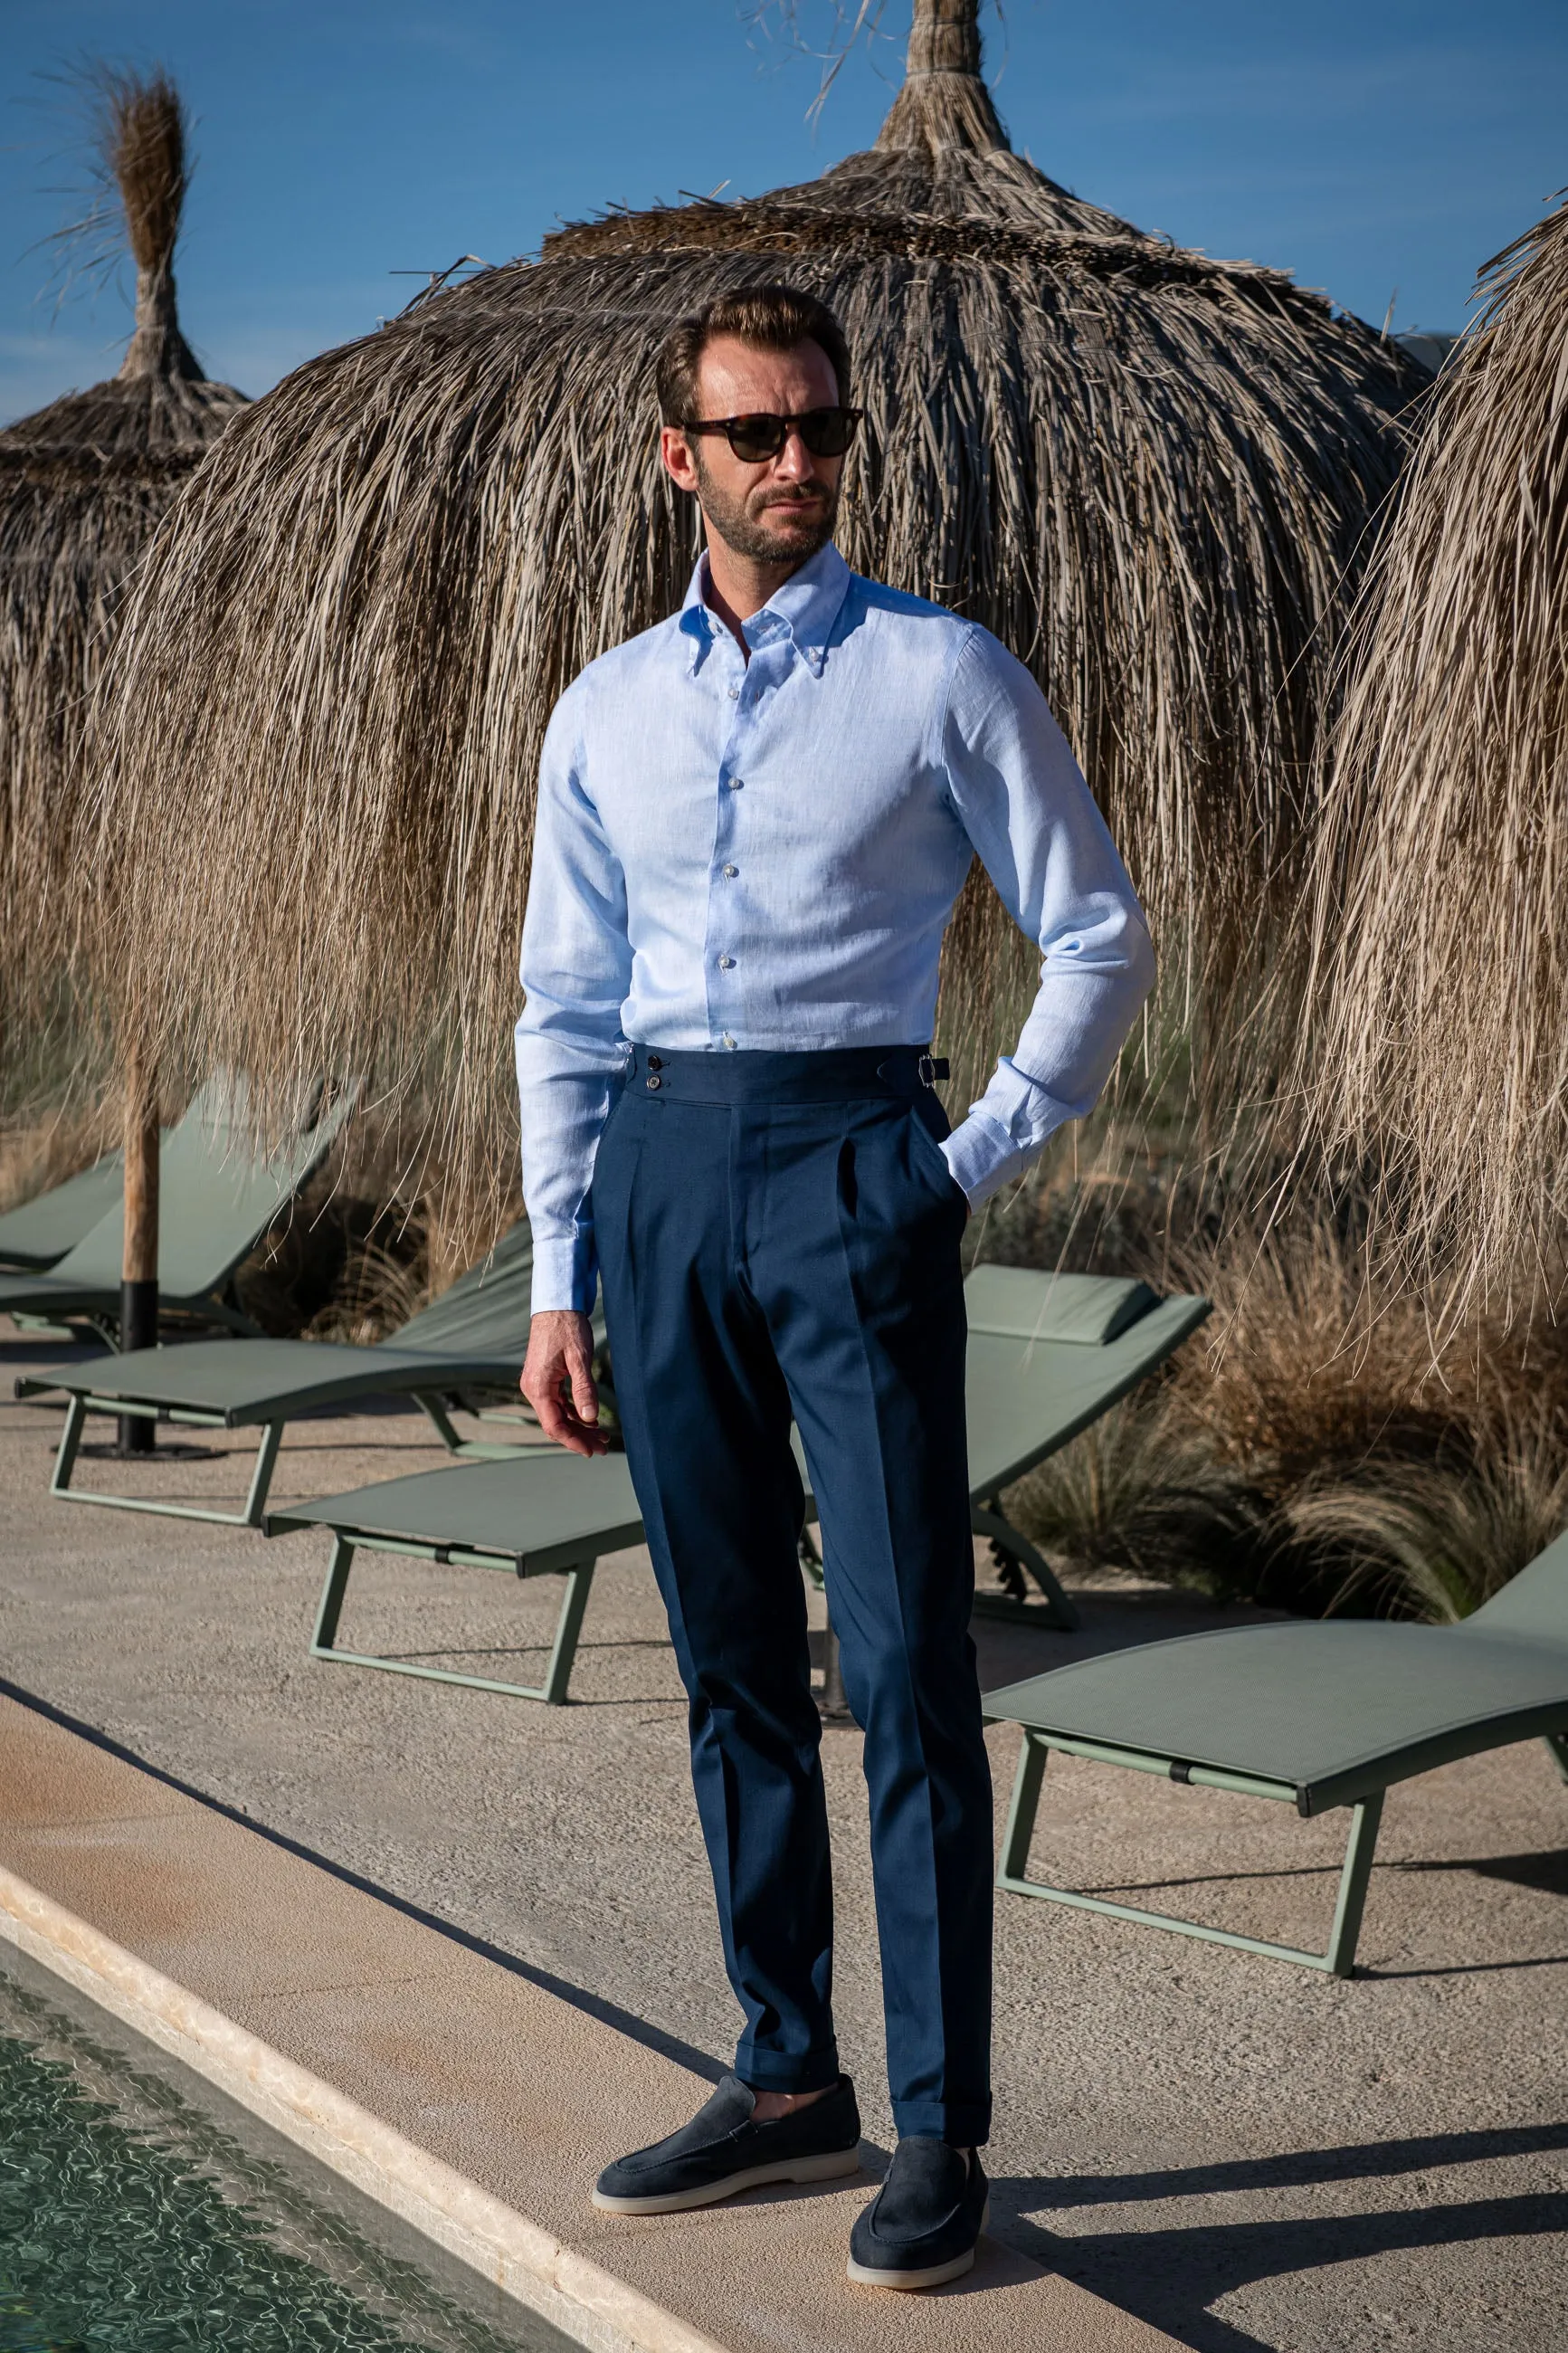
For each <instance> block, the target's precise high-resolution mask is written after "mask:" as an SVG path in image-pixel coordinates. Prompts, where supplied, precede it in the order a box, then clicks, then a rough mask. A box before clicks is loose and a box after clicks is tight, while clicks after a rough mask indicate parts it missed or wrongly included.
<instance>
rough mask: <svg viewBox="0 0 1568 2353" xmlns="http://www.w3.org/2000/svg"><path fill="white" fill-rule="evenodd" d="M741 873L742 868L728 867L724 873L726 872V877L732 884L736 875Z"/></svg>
mask: <svg viewBox="0 0 1568 2353" xmlns="http://www.w3.org/2000/svg"><path fill="white" fill-rule="evenodd" d="M740 871H741V870H740V868H739V867H738V866H726V867H725V869H724V872H725V874H726V876H727V877H728V879H729V880H730V881H731V882H732V881H734V879H735V877H736V875H737V874H738V873H739V872H740Z"/></svg>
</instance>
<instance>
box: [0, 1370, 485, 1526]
mask: <svg viewBox="0 0 1568 2353" xmlns="http://www.w3.org/2000/svg"><path fill="white" fill-rule="evenodd" d="M22 1387H23V1384H22V1383H21V1382H18V1383H17V1388H18V1390H20V1389H21V1388H22ZM374 1394H375V1392H374V1391H373V1390H367V1391H366V1395H367V1396H371V1395H374ZM397 1394H398V1395H400V1396H411V1397H412V1398H413V1401H414V1403H415V1404H416V1406H418V1407H419V1409H420V1410H421V1412H422V1413H423V1414H424V1415H425V1417H426V1420H427V1421H429V1422H430V1423H431V1424H432V1426H433V1427H434V1429H435V1430H436V1433H437V1437H438V1438H439V1439H440V1440H441V1443H442V1444H443V1445H444V1446H445V1447H446V1449H447V1452H448V1453H449V1454H456V1455H458V1456H460V1457H461V1458H462V1459H464V1460H465V1461H505V1460H507V1459H509V1458H510V1456H512V1455H513V1454H519V1453H522V1452H525V1451H527V1450H526V1449H525V1448H524V1447H522V1446H521V1445H511V1446H507V1445H503V1444H501V1443H500V1441H499V1440H497V1441H494V1442H492V1441H489V1440H484V1439H478V1438H465V1437H463V1435H462V1433H461V1432H460V1431H459V1430H458V1429H457V1428H456V1427H455V1426H454V1424H453V1421H452V1419H451V1416H450V1414H449V1413H448V1411H447V1399H446V1395H445V1393H444V1392H441V1393H437V1394H434V1395H430V1394H426V1393H425V1392H424V1391H420V1390H413V1391H410V1390H400V1391H398V1392H397ZM89 1413H107V1414H112V1415H115V1416H119V1415H121V1414H139V1415H140V1416H141V1417H142V1419H143V1420H147V1421H167V1422H173V1423H177V1424H180V1425H183V1426H184V1428H186V1429H191V1430H232V1429H234V1428H235V1427H236V1424H235V1423H234V1422H232V1421H231V1420H230V1419H228V1418H227V1417H226V1415H224V1414H221V1413H209V1412H206V1411H205V1410H204V1409H202V1408H201V1407H199V1406H163V1405H139V1404H137V1403H135V1402H134V1401H133V1400H132V1399H131V1398H105V1397H97V1396H94V1395H92V1394H90V1393H89V1392H86V1391H79V1390H73V1391H72V1392H71V1396H70V1402H69V1404H68V1406H67V1408H66V1419H65V1428H64V1429H63V1430H61V1432H60V1443H59V1451H58V1453H57V1454H56V1456H55V1468H54V1473H53V1476H52V1477H51V1479H50V1481H49V1493H50V1494H51V1495H52V1496H54V1497H55V1498H56V1499H57V1500H58V1501H63V1502H66V1503H71V1504H100V1505H101V1506H102V1507H103V1509H104V1510H105V1511H110V1512H152V1513H153V1514H155V1515H156V1517H158V1518H159V1519H165V1520H209V1521H211V1522H213V1523H214V1525H216V1526H218V1527H224V1528H258V1527H259V1526H260V1525H261V1523H262V1520H263V1518H264V1516H265V1514H266V1511H267V1496H268V1489H269V1488H270V1486H271V1484H272V1474H273V1472H274V1471H275V1470H276V1469H277V1467H278V1450H279V1447H280V1446H281V1444H282V1442H283V1432H284V1431H285V1430H286V1429H287V1428H288V1426H289V1416H288V1415H287V1414H285V1415H283V1416H282V1417H281V1419H279V1420H276V1421H267V1422H263V1423H262V1424H261V1425H260V1429H261V1437H260V1440H259V1442H258V1446H257V1450H256V1462H255V1466H254V1468H253V1469H252V1472H251V1474H250V1486H249V1490H248V1492H247V1495H246V1499H245V1508H244V1510H243V1511H239V1512H218V1511H214V1510H213V1509H212V1508H211V1507H210V1506H209V1505H208V1504H168V1503H165V1502H164V1501H163V1497H162V1496H158V1495H114V1494H110V1493H109V1492H108V1491H107V1490H106V1489H104V1488H101V1487H75V1486H73V1485H72V1484H71V1478H72V1474H73V1472H75V1469H76V1461H77V1456H78V1454H79V1451H80V1449H81V1440H82V1432H83V1430H84V1429H85V1427H86V1423H87V1417H88V1415H89Z"/></svg>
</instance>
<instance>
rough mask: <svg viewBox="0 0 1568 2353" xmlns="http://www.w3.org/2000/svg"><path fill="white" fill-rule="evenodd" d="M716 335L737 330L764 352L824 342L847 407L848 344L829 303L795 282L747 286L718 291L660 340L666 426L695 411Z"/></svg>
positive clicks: (661, 393) (660, 378)
mask: <svg viewBox="0 0 1568 2353" xmlns="http://www.w3.org/2000/svg"><path fill="white" fill-rule="evenodd" d="M715 335H733V336H734V337H735V339H736V341H737V342H738V343H753V344H755V345H756V346H757V347H758V349H759V350H762V351H764V352H793V351H795V350H796V349H797V348H798V346H799V345H800V344H802V343H818V344H820V345H821V347H822V349H823V350H824V351H825V352H826V354H827V356H828V358H829V360H831V362H832V363H833V373H834V375H835V376H836V377H837V380H838V397H839V400H840V401H841V402H842V403H843V404H844V405H845V406H847V405H848V400H849V346H848V344H847V343H846V342H845V340H844V330H843V328H842V327H841V326H840V325H839V323H838V322H837V319H836V318H835V317H834V315H833V313H832V311H830V310H829V309H828V307H827V305H826V302H819V301H817V299H816V295H815V294H802V293H801V292H799V291H798V290H797V289H796V288H795V287H793V286H747V287H743V288H742V289H741V290H740V291H739V292H737V293H734V294H719V295H716V296H715V297H714V299H713V301H711V302H709V303H706V304H705V305H704V307H703V308H702V309H701V310H700V311H698V312H697V314H696V316H695V317H694V318H690V319H682V320H681V322H680V323H679V326H675V327H672V328H671V329H670V331H669V332H668V335H666V337H665V339H664V341H663V343H661V344H660V345H659V352H658V408H659V415H660V416H661V417H663V419H664V421H665V423H666V424H667V425H684V424H685V423H686V422H687V421H688V419H689V418H690V417H692V416H693V415H694V413H695V403H696V399H697V371H698V368H699V366H700V364H701V360H702V354H703V353H704V352H705V351H706V350H707V348H708V346H709V344H710V343H711V342H712V340H713V338H714V336H715Z"/></svg>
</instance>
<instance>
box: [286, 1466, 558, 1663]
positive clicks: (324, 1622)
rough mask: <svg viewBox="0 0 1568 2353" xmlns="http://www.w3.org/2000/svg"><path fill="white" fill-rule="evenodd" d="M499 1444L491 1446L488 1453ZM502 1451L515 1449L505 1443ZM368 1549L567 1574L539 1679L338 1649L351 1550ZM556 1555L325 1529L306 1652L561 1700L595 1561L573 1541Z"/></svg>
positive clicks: (525, 1573)
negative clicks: (328, 1550)
mask: <svg viewBox="0 0 1568 2353" xmlns="http://www.w3.org/2000/svg"><path fill="white" fill-rule="evenodd" d="M491 1451H492V1453H496V1452H500V1451H501V1450H500V1449H495V1448H492V1449H491ZM505 1451H508V1452H517V1451H520V1450H518V1449H516V1448H509V1449H507V1450H505ZM361 1550H364V1551H369V1552H391V1553H402V1554H404V1555H405V1556H407V1557H409V1558H411V1559H414V1560H431V1561H437V1562H438V1563H439V1564H440V1565H441V1567H447V1566H448V1565H449V1566H451V1567H456V1568H495V1569H501V1570H503V1571H510V1574H511V1575H513V1576H515V1577H519V1578H523V1577H560V1576H564V1577H565V1579H566V1590H565V1593H564V1594H563V1597H562V1601H561V1614H560V1616H559V1617H558V1619H557V1620H556V1621H555V1637H554V1641H553V1642H552V1645H551V1651H550V1664H549V1666H548V1667H547V1668H546V1670H545V1675H544V1681H543V1682H542V1683H503V1682H500V1681H499V1680H498V1679H496V1678H494V1677H491V1676H489V1675H469V1674H462V1673H459V1672H458V1671H457V1670H456V1669H455V1668H451V1667H426V1666H419V1665H417V1664H416V1663H415V1662H414V1661H413V1660H410V1659H391V1658H387V1657H384V1655H382V1654H381V1653H379V1652H376V1651H343V1650H340V1649H339V1647H338V1641H337V1633H338V1620H339V1619H340V1618H341V1617H342V1609H343V1601H344V1599H345V1597H346V1595H347V1593H348V1587H349V1576H350V1572H351V1571H352V1569H353V1563H354V1555H355V1553H356V1552H359V1551H361ZM562 1551H563V1554H564V1555H565V1556H564V1557H563V1558H559V1559H557V1558H555V1557H553V1556H552V1554H551V1553H548V1552H546V1553H543V1554H541V1555H539V1556H526V1557H525V1556H521V1555H519V1554H515V1553H502V1552H489V1551H485V1550H481V1549H479V1548H477V1547H475V1546H471V1545H435V1544H419V1543H416V1542H415V1541H413V1540H412V1539H410V1538H406V1537H396V1536H383V1535H372V1534H369V1533H367V1532H366V1531H364V1530H362V1529H355V1530H353V1531H352V1532H348V1531H345V1530H344V1529H342V1528H334V1529H333V1531H332V1556H331V1561H330V1563H329V1564H328V1567H327V1577H326V1583H325V1584H324V1585H323V1586H322V1588H321V1607H320V1609H318V1610H317V1612H316V1623H315V1627H314V1630H312V1632H311V1635H310V1656H311V1658H313V1659H330V1660H333V1661H335V1662H336V1663H337V1664H338V1665H340V1666H345V1667H376V1668H379V1669H380V1670H381V1672H383V1673H384V1674H389V1675H416V1676H417V1677H419V1679H420V1680H421V1681H422V1682H424V1683H460V1684H461V1685H462V1686H463V1687H464V1689H465V1690H468V1691H486V1692H501V1693H504V1694H506V1695H507V1697H509V1698H511V1699H533V1700H542V1701H543V1702H544V1704H545V1705H546V1706H547V1707H561V1706H563V1705H564V1704H565V1701H566V1687H567V1684H568V1683H570V1682H571V1680H572V1668H573V1663H574V1661H575V1659H576V1656H577V1638H578V1636H579V1634H580V1633H581V1632H582V1629H583V1613H584V1610H585V1609H587V1607H588V1596H589V1594H590V1593H591V1592H592V1590H593V1587H594V1570H595V1567H596V1566H597V1564H598V1558H599V1556H598V1554H597V1552H596V1551H595V1552H593V1553H588V1554H584V1551H583V1550H582V1548H581V1546H563V1547H562Z"/></svg>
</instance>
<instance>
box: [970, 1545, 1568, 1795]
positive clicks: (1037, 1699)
mask: <svg viewBox="0 0 1568 2353" xmlns="http://www.w3.org/2000/svg"><path fill="white" fill-rule="evenodd" d="M985 1713H986V1715H988V1716H989V1717H991V1718H992V1719H994V1720H995V1721H999V1722H1000V1721H1005V1722H1011V1723H1016V1724H1022V1725H1028V1726H1029V1727H1031V1728H1032V1729H1033V1730H1035V1731H1037V1732H1038V1733H1041V1734H1042V1735H1044V1736H1046V1737H1047V1739H1049V1738H1050V1737H1051V1736H1058V1737H1059V1738H1060V1739H1062V1740H1064V1741H1069V1742H1071V1741H1078V1742H1087V1743H1091V1744H1095V1745H1097V1746H1100V1747H1102V1748H1105V1749H1110V1750H1128V1751H1131V1752H1133V1753H1134V1754H1141V1755H1142V1756H1145V1757H1161V1758H1170V1759H1173V1760H1176V1761H1179V1763H1180V1764H1183V1765H1187V1766H1202V1767H1207V1768H1208V1769H1210V1770H1213V1771H1219V1772H1225V1773H1237V1774H1246V1775H1248V1776H1250V1777H1253V1778H1257V1779H1260V1780H1268V1781H1274V1782H1279V1783H1286V1784H1289V1786H1291V1787H1292V1788H1294V1789H1295V1792H1296V1802H1297V1805H1298V1807H1299V1808H1300V1811H1301V1812H1302V1813H1304V1814H1316V1813H1322V1812H1325V1811H1327V1810H1329V1809H1330V1808H1331V1807H1334V1806H1344V1805H1351V1804H1353V1803H1355V1802H1357V1801H1358V1800H1359V1799H1362V1798H1364V1797H1366V1796H1368V1795H1370V1794H1371V1793H1372V1792H1373V1791H1375V1790H1379V1789H1384V1788H1388V1786H1389V1785H1390V1784H1391V1783H1392V1782H1394V1781H1398V1780H1404V1779H1405V1778H1408V1777H1409V1776H1410V1775H1411V1774H1414V1773H1424V1772H1427V1771H1429V1770H1431V1768H1432V1767H1435V1766H1437V1765H1442V1764H1447V1763H1451V1762H1452V1761H1454V1760H1455V1759H1457V1758H1458V1757H1469V1756H1474V1755H1476V1754H1478V1753H1479V1752H1480V1751H1481V1750H1483V1749H1487V1748H1497V1747H1505V1746H1509V1745H1510V1744H1511V1743H1512V1742H1514V1741H1519V1740H1529V1739H1532V1738H1534V1737H1536V1736H1538V1735H1540V1734H1545V1733H1553V1732H1560V1731H1563V1730H1565V1729H1568V1536H1563V1537H1559V1538H1558V1540H1557V1542H1556V1543H1555V1544H1554V1545H1552V1546H1551V1547H1550V1548H1549V1549H1548V1550H1547V1551H1546V1552H1544V1553H1542V1555H1541V1556H1540V1558H1539V1559H1538V1560H1536V1561H1535V1562H1533V1563H1532V1564H1531V1567H1529V1568H1527V1569H1524V1570H1523V1571H1521V1574H1520V1576H1519V1577H1516V1578H1515V1579H1514V1580H1513V1581H1512V1583H1511V1584H1510V1585H1509V1586H1506V1587H1505V1588H1503V1590H1502V1591H1501V1592H1500V1594H1499V1595H1498V1596H1497V1597H1496V1598H1495V1599H1493V1600H1492V1601H1490V1602H1489V1603H1488V1604H1487V1606H1486V1607H1485V1609H1479V1610H1478V1611H1477V1612H1476V1614H1475V1615H1474V1617H1472V1618H1468V1619H1466V1620H1464V1621H1463V1622H1462V1623H1461V1624H1460V1625H1458V1626H1453V1627H1437V1626H1412V1625H1402V1624H1398V1623H1392V1622H1390V1621H1388V1620H1347V1619H1339V1620H1331V1621H1329V1622H1327V1623H1322V1624H1314V1623H1305V1622H1300V1621H1298V1622H1295V1623H1290V1624H1285V1625H1272V1626H1256V1627H1252V1626H1249V1627H1231V1628H1227V1629H1226V1630H1222V1631H1220V1632H1216V1633H1208V1634H1186V1635H1181V1636H1178V1637H1177V1638H1176V1639H1175V1640H1173V1641H1165V1642H1150V1643H1146V1644H1143V1645H1141V1646H1140V1647H1139V1648H1138V1649H1136V1650H1131V1651H1115V1652H1112V1653H1111V1654H1110V1656H1108V1657H1105V1658H1098V1659H1086V1660H1082V1661H1080V1662H1077V1663H1076V1664H1074V1665H1071V1666H1065V1667H1058V1668H1056V1669H1054V1670H1053V1671H1052V1672H1050V1673H1048V1674H1044V1675H1035V1676H1031V1677H1030V1678H1029V1680H1028V1681H1027V1682H1025V1683H1012V1684H1009V1685H1008V1686H1007V1687H1006V1688H1005V1690H1001V1691H994V1692H988V1693H987V1694H986V1695H985Z"/></svg>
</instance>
